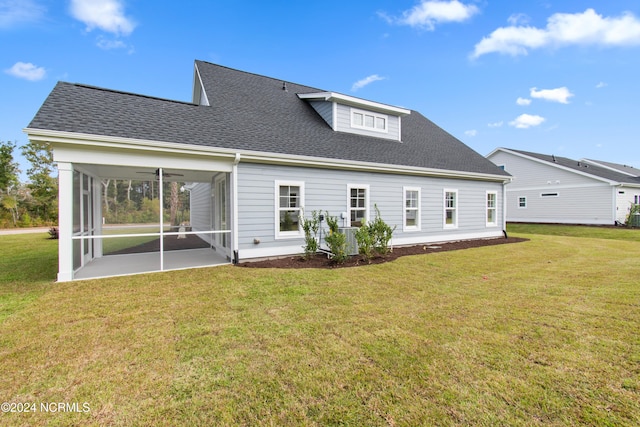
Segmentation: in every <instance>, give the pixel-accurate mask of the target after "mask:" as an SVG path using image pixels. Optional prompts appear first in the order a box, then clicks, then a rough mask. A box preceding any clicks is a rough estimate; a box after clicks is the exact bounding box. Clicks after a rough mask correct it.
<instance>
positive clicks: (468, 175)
mask: <svg viewBox="0 0 640 427" xmlns="http://www.w3.org/2000/svg"><path fill="white" fill-rule="evenodd" d="M24 132H25V133H26V134H27V136H28V137H29V139H30V140H32V141H37V142H45V143H53V144H71V145H85V146H97V147H109V148H116V149H133V150H146V151H152V152H153V151H155V152H165V153H181V154H200V155H202V154H205V155H210V156H218V157H228V158H230V159H235V158H236V156H237V155H238V154H239V155H240V158H241V159H242V161H243V162H252V163H267V164H281V165H288V166H303V167H305V166H307V167H315V168H323V169H327V168H329V169H346V170H359V171H368V172H378V173H393V174H402V175H416V176H432V177H440V178H455V179H475V180H481V181H493V182H501V183H504V182H508V181H510V180H511V177H510V176H504V175H495V174H485V173H477V172H466V171H454V170H447V169H434V168H420V167H414V166H403V165H391V164H383V163H373V162H363V161H357V160H345V159H329V158H324V157H312V156H299V155H291V154H281V153H268V152H259V151H249V150H238V149H231V148H220V147H209V146H204V145H194V144H184V143H175V142H163V141H151V140H144V139H133V138H122V137H112V136H104V135H91V134H81V133H73V132H61V131H50V130H42V129H31V128H26V129H24Z"/></svg>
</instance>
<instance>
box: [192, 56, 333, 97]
mask: <svg viewBox="0 0 640 427" xmlns="http://www.w3.org/2000/svg"><path fill="white" fill-rule="evenodd" d="M196 62H201V63H203V64H207V65H212V66H214V67H219V68H224V69H225V70H229V71H233V72H236V73H242V74H248V75H251V76H256V77H262V78H264V79H269V80H273V81H275V82H286V83H289V84H293V85H297V86H302V87H305V88H309V89H311V90H312V91H320V92H329V91H327V90H324V89H320V88H317V87H313V86H309V85H305V84H302V83H296V82H292V81H290V80H284V79H277V78H275V77H271V76H267V75H264V74H258V73H253V72H251V71H244V70H239V69H237V68H232V67H228V66H226V65H220V64H216V63H213V62H209V61H203V60H201V59H196Z"/></svg>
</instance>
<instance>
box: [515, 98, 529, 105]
mask: <svg viewBox="0 0 640 427" xmlns="http://www.w3.org/2000/svg"><path fill="white" fill-rule="evenodd" d="M516 104H518V105H522V106H527V105H530V104H531V100H530V99H529V98H520V97H518V99H516Z"/></svg>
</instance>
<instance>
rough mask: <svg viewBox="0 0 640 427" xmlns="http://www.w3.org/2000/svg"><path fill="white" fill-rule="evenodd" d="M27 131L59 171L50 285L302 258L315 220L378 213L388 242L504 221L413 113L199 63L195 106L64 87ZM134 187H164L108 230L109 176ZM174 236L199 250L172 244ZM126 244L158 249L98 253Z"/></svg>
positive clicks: (494, 192)
mask: <svg viewBox="0 0 640 427" xmlns="http://www.w3.org/2000/svg"><path fill="white" fill-rule="evenodd" d="M26 132H27V134H28V136H29V139H31V140H32V141H39V142H46V143H49V144H51V145H52V147H53V151H54V158H55V161H56V162H57V164H58V170H59V184H60V198H59V212H60V214H59V215H60V217H59V236H60V237H59V238H60V240H59V241H60V243H59V249H60V250H59V257H60V261H59V273H58V280H60V281H68V280H73V279H78V278H86V277H101V276H106V275H117V274H129V273H138V272H143V271H162V270H168V269H175V268H190V267H201V266H209V265H216V264H221V263H229V262H234V261H235V262H242V261H246V260H251V259H256V258H263V257H274V256H283V255H293V254H298V253H301V252H302V245H303V244H304V235H303V231H302V229H301V218H303V217H305V216H306V217H308V216H309V215H310V214H311V212H312V211H314V210H315V211H322V212H323V213H325V212H328V213H329V215H331V216H336V217H337V218H339V220H340V221H341V225H343V226H344V227H345V229H348V228H350V227H357V226H359V225H360V224H362V223H363V222H364V221H368V220H370V219H373V217H374V215H375V208H376V207H377V210H379V212H380V215H381V217H382V218H383V219H384V220H385V221H386V222H387V223H388V224H390V225H391V226H392V227H394V226H395V232H394V235H393V239H392V244H393V245H412V244H422V243H429V242H442V241H454V240H464V239H483V238H495V237H501V236H502V235H503V230H504V226H505V217H504V198H505V183H506V182H508V181H509V179H510V177H509V174H508V173H507V172H505V171H503V170H502V169H500V168H498V167H497V166H496V165H494V164H493V163H492V162H490V161H489V160H487V159H486V158H484V157H483V156H482V155H480V154H478V153H476V152H475V151H473V150H472V149H471V148H469V147H468V146H466V145H465V144H463V143H462V142H461V141H459V140H458V139H456V138H454V137H453V136H452V135H450V134H449V133H447V132H445V131H444V130H442V129H441V128H440V127H438V126H437V125H435V124H434V123H433V122H431V121H430V120H428V119H427V118H425V117H424V116H423V115H421V114H420V113H419V112H417V111H413V110H410V109H407V108H401V107H396V106H392V105H387V104H383V103H379V102H374V101H370V100H365V99H360V98H356V97H353V96H350V95H345V94H341V93H337V92H331V91H326V90H320V89H317V88H313V87H308V86H304V85H300V84H296V83H292V82H288V81H283V80H280V79H276V78H271V77H265V76H262V75H257V74H252V73H248V72H244V71H238V70H234V69H230V68H227V67H223V66H219V65H215V64H211V63H207V62H203V61H196V62H195V68H194V81H193V101H192V102H178V101H172V100H166V99H159V98H154V97H150V96H144V95H139V94H132V93H124V92H120V91H116V90H110V89H103V88H97V87H91V86H86V85H82V84H71V83H62V82H61V83H58V84H57V85H56V86H55V88H54V89H53V91H52V92H51V94H50V95H49V97H48V98H47V99H46V100H45V102H44V104H43V105H42V107H41V108H40V110H39V111H38V112H37V114H36V115H35V117H34V119H33V121H32V122H31V123H30V124H29V126H28V128H27V129H26ZM142 177H144V179H150V180H153V183H152V184H154V185H156V188H157V189H159V190H160V194H159V197H158V202H157V203H158V204H159V205H160V206H159V207H158V211H159V214H158V219H157V221H156V224H155V225H154V224H151V227H150V228H146V229H139V228H136V227H135V225H128V227H131V228H129V229H127V228H120V229H118V231H117V232H114V231H113V228H110V227H111V226H112V225H111V224H108V223H105V221H104V215H103V211H102V210H103V197H104V195H103V193H104V192H103V191H102V190H103V189H104V188H105V187H104V186H105V182H107V181H108V180H110V179H113V180H129V181H131V180H140V179H142ZM171 181H180V188H181V191H187V192H189V195H190V202H189V211H190V218H189V221H188V227H180V228H177V229H176V228H175V227H174V228H170V227H167V226H166V224H165V219H164V218H165V217H164V216H163V212H164V211H166V209H167V206H166V203H165V202H164V200H166V197H167V196H166V191H167V190H166V188H167V187H166V186H165V185H164V184H165V183H166V182H171ZM163 191H164V194H163ZM146 226H147V227H149V225H148V224H147V225H146ZM127 230H129V231H127ZM185 237H188V238H197V239H198V240H199V241H201V242H204V245H198V247H194V248H189V249H184V248H183V249H184V250H169V249H172V246H173V245H174V243H175V242H178V241H179V239H182V240H183V241H186V240H188V239H185ZM124 239H129V240H131V241H135V240H136V239H142V240H149V239H157V240H158V245H157V247H156V249H155V250H153V251H150V252H143V253H135V254H133V253H130V254H126V253H125V254H123V253H121V252H117V251H115V252H114V251H112V250H111V249H108V248H111V247H113V246H114V242H117V241H119V240H124ZM115 246H118V245H115ZM125 246H126V245H125ZM202 246H205V247H202Z"/></svg>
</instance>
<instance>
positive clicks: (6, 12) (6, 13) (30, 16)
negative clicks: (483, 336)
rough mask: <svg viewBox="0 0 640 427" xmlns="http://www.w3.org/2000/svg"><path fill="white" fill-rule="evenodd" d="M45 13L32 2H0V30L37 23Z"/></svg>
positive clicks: (3, 0)
mask: <svg viewBox="0 0 640 427" xmlns="http://www.w3.org/2000/svg"><path fill="white" fill-rule="evenodd" d="M45 12H46V9H45V7H44V6H41V5H39V4H38V3H36V2H34V1H33V0H0V28H9V27H12V26H14V25H19V24H24V23H29V22H36V21H39V20H40V19H41V18H42V17H43V16H44V14H45Z"/></svg>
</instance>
